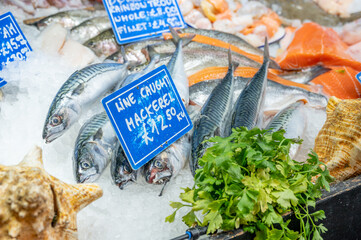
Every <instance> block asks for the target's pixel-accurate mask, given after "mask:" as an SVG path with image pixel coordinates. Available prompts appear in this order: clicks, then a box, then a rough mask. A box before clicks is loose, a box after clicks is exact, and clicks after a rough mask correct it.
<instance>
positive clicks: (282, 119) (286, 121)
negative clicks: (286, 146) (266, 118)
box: [265, 99, 307, 158]
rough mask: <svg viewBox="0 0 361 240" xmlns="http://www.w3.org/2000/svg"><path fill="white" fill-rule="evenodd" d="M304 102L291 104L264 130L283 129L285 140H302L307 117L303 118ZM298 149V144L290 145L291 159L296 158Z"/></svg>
mask: <svg viewBox="0 0 361 240" xmlns="http://www.w3.org/2000/svg"><path fill="white" fill-rule="evenodd" d="M306 102H307V101H306V100H304V99H301V100H298V101H296V102H294V103H291V104H290V105H288V106H287V107H286V108H284V109H282V110H281V111H279V112H278V113H277V114H276V115H275V116H274V117H273V119H272V120H271V121H270V122H269V123H268V124H267V126H266V127H265V129H269V130H270V132H275V131H278V130H280V129H284V130H285V134H284V136H285V137H286V138H293V139H297V138H298V139H304V136H305V134H306V133H305V132H306V126H307V116H305V111H304V106H305V104H306ZM300 148H301V145H300V144H292V145H291V148H290V156H291V158H295V157H296V156H297V153H298V152H299V149H300Z"/></svg>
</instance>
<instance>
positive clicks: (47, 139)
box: [43, 133, 62, 143]
mask: <svg viewBox="0 0 361 240" xmlns="http://www.w3.org/2000/svg"><path fill="white" fill-rule="evenodd" d="M44 135H45V136H44ZM44 135H43V139H45V143H51V142H52V141H54V140H55V139H57V138H58V137H60V136H61V135H62V134H61V133H58V134H56V133H54V134H50V135H48V134H44Z"/></svg>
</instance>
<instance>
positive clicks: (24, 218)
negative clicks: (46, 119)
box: [0, 147, 103, 240]
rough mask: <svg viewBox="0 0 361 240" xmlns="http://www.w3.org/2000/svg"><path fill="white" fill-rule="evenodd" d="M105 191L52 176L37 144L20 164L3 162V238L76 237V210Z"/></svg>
mask: <svg viewBox="0 0 361 240" xmlns="http://www.w3.org/2000/svg"><path fill="white" fill-rule="evenodd" d="M102 194H103V192H102V190H101V188H100V187H99V186H98V185H96V184H66V183H64V182H62V181H60V180H58V179H57V178H55V177H53V176H50V175H49V174H48V173H47V172H46V171H45V170H44V168H43V161H42V150H41V148H39V147H35V148H34V149H33V150H32V151H31V152H30V153H29V154H28V155H26V156H25V158H24V160H23V161H22V162H20V163H19V164H18V165H15V166H2V165H0V239H27V240H28V239H77V226H76V214H77V212H78V211H80V210H81V209H82V208H83V207H85V206H87V205H88V204H89V203H91V202H92V201H94V200H96V199H98V198H99V197H101V196H102Z"/></svg>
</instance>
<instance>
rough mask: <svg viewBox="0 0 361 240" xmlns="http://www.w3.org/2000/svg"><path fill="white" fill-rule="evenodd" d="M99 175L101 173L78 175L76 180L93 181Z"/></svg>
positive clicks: (81, 181)
mask: <svg viewBox="0 0 361 240" xmlns="http://www.w3.org/2000/svg"><path fill="white" fill-rule="evenodd" d="M98 177H99V174H91V175H88V176H85V175H82V174H80V175H78V177H77V179H76V182H77V183H93V182H94V181H95V180H97V179H98Z"/></svg>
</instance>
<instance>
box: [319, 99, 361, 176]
mask: <svg viewBox="0 0 361 240" xmlns="http://www.w3.org/2000/svg"><path fill="white" fill-rule="evenodd" d="M326 112H327V120H326V122H325V124H324V125H323V127H322V129H321V131H320V132H319V133H318V136H317V137H316V140H315V147H314V151H315V152H316V153H317V154H318V157H319V159H320V160H321V161H322V162H324V163H325V164H326V165H327V168H328V170H329V171H330V174H331V175H332V176H333V177H335V179H336V180H338V181H342V180H345V179H348V178H351V177H353V176H356V175H358V174H360V173H361V99H347V100H341V99H338V98H336V97H331V98H330V100H329V102H328V105H327V109H326Z"/></svg>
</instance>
